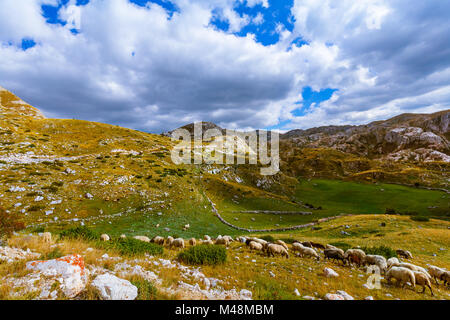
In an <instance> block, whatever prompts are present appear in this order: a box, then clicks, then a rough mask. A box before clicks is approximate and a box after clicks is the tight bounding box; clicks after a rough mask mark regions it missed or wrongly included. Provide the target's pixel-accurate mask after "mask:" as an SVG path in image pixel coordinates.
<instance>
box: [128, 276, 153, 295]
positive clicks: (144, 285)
mask: <svg viewBox="0 0 450 320" xmlns="http://www.w3.org/2000/svg"><path fill="white" fill-rule="evenodd" d="M131 283H132V284H133V285H134V286H136V287H137V288H138V296H137V298H136V300H155V299H156V298H157V296H158V290H157V289H156V288H155V287H154V286H153V284H152V283H151V282H149V281H147V280H145V279H144V278H142V277H135V278H133V279H131Z"/></svg>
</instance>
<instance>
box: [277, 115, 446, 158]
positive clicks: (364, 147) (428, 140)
mask: <svg viewBox="0 0 450 320" xmlns="http://www.w3.org/2000/svg"><path fill="white" fill-rule="evenodd" d="M449 123H450V110H446V111H441V112H437V113H434V114H402V115H399V116H396V117H394V118H392V119H389V120H385V121H376V122H372V123H370V124H368V125H361V126H328V127H320V128H312V129H308V130H293V131H289V132H287V133H286V134H284V135H282V139H285V140H288V141H290V142H291V143H290V144H291V145H293V146H297V147H303V148H333V149H336V150H339V151H342V152H346V153H351V154H357V155H360V156H365V157H369V158H372V159H374V158H389V159H393V160H404V161H408V160H412V161H444V162H450V143H449V141H448V139H449V137H450V131H449ZM288 144H289V143H288Z"/></svg>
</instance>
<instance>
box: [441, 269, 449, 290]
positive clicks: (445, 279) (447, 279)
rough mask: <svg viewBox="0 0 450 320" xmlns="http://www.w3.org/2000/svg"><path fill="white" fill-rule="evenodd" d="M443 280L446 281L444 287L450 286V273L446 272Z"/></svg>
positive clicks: (442, 277)
mask: <svg viewBox="0 0 450 320" xmlns="http://www.w3.org/2000/svg"><path fill="white" fill-rule="evenodd" d="M441 280H442V281H444V286H446V285H448V284H450V271H445V272H444V273H443V274H442V276H441Z"/></svg>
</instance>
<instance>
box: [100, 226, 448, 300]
mask: <svg viewBox="0 0 450 320" xmlns="http://www.w3.org/2000/svg"><path fill="white" fill-rule="evenodd" d="M100 238H101V240H102V241H109V240H110V237H109V236H108V235H106V234H103V235H101V237H100ZM121 238H126V236H125V235H121ZM134 239H137V240H140V241H145V242H151V243H156V244H158V245H162V246H167V247H170V248H173V247H174V248H185V240H184V239H182V238H177V239H174V238H173V237H170V236H169V237H167V238H166V239H165V238H163V237H160V236H156V237H154V238H153V239H150V238H148V237H145V236H136V237H134ZM233 241H234V239H233V238H232V237H230V236H218V237H217V238H216V239H214V240H213V239H212V238H211V237H210V236H208V235H205V236H204V238H203V239H200V240H197V239H195V238H192V239H190V240H188V243H189V245H190V246H196V245H201V244H207V245H213V244H216V245H225V246H226V247H228V246H229V245H230V243H231V242H233ZM236 241H239V242H241V243H245V244H246V245H247V246H248V247H249V249H250V251H261V252H263V253H264V254H266V255H267V256H269V257H270V256H272V257H274V256H275V255H280V256H282V257H286V258H287V259H289V247H288V245H287V244H286V243H285V242H284V241H282V240H276V241H275V242H274V243H270V242H268V241H266V240H263V239H259V238H255V237H238V238H236ZM291 250H292V251H293V252H294V253H297V255H298V256H300V257H310V258H314V259H317V260H320V255H319V253H320V252H321V251H322V252H323V256H324V259H325V260H333V261H335V262H342V264H343V265H346V264H347V263H348V264H349V265H352V264H355V265H357V266H358V267H361V266H370V267H371V268H372V269H371V270H374V268H375V270H378V271H379V273H380V274H384V275H385V278H386V280H387V282H388V283H391V281H392V279H395V280H396V283H397V284H398V285H401V286H402V288H404V287H405V285H406V284H409V285H410V286H411V287H412V288H413V289H415V287H416V285H419V286H422V288H423V291H422V293H424V292H425V290H426V288H429V289H430V291H431V295H433V296H434V293H433V290H432V288H431V282H432V280H433V279H434V280H435V282H436V285H439V280H440V281H443V284H444V286H447V285H450V271H447V270H445V269H443V268H439V267H436V266H432V265H427V269H425V268H423V267H420V266H417V265H414V264H412V263H407V262H400V260H399V259H398V258H389V259H386V258H385V257H383V256H380V255H369V254H366V253H365V252H364V251H363V250H361V249H348V250H347V251H344V250H342V249H340V248H337V247H335V246H332V245H330V244H327V245H322V244H320V243H315V242H312V241H305V242H300V241H294V242H293V243H292V245H291ZM397 254H398V256H400V257H402V258H405V259H412V254H411V253H410V252H409V251H406V250H397Z"/></svg>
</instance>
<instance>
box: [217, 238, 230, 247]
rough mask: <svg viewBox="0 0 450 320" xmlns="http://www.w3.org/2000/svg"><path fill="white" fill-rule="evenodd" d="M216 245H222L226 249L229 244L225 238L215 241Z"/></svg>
mask: <svg viewBox="0 0 450 320" xmlns="http://www.w3.org/2000/svg"><path fill="white" fill-rule="evenodd" d="M216 244H217V245H221V244H224V245H225V246H226V247H228V246H229V245H230V242H229V241H228V240H227V239H226V238H218V239H217V240H216Z"/></svg>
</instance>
